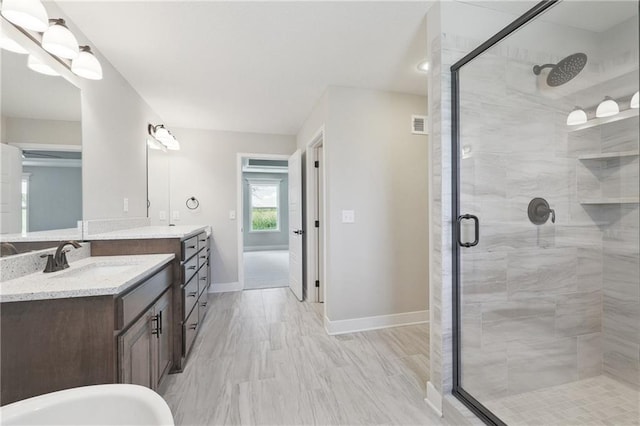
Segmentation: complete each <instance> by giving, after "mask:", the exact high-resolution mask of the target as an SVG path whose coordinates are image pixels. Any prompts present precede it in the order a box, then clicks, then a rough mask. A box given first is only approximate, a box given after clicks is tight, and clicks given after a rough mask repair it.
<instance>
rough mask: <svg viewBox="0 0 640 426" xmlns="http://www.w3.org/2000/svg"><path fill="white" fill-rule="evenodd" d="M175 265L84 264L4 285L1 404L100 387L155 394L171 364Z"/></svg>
mask: <svg viewBox="0 0 640 426" xmlns="http://www.w3.org/2000/svg"><path fill="white" fill-rule="evenodd" d="M173 258H174V256H173V255H172V254H157V255H152V256H114V257H87V258H85V259H82V260H79V261H76V262H73V263H72V266H71V267H70V268H68V269H64V270H62V271H59V272H54V273H50V274H43V273H42V272H36V273H32V274H29V275H25V276H23V277H20V278H16V279H13V280H9V281H5V282H3V283H2V286H1V288H0V303H1V307H0V308H1V309H0V316H1V318H0V327H1V329H0V333H1V334H0V336H1V342H0V345H1V346H0V357H1V359H0V363H1V364H0V368H1V377H2V379H1V380H0V404H2V405H5V404H8V403H11V402H14V401H18V400H21V399H25V398H29V397H32V396H35V395H41V394H44V393H48V392H53V391H57V390H61V389H68V388H72V387H77V386H85V385H91V384H101V383H135V384H140V385H144V386H147V387H149V388H151V389H157V388H158V386H159V385H160V383H161V382H162V380H163V378H164V377H165V376H166V374H167V372H168V369H169V367H170V366H171V364H172V355H173V353H172V351H171V342H172V329H171V324H172V323H173V321H172V312H171V309H172V296H173V293H172V291H171V288H172V283H173V271H172V268H171V262H172V261H173ZM149 324H151V326H150V327H149Z"/></svg>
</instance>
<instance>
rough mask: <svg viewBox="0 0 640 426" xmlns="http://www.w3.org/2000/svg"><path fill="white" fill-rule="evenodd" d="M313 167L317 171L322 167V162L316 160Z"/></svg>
mask: <svg viewBox="0 0 640 426" xmlns="http://www.w3.org/2000/svg"><path fill="white" fill-rule="evenodd" d="M313 166H314V167H315V168H316V169H317V168H318V167H320V162H319V161H318V160H316V161H315V162H314V163H313Z"/></svg>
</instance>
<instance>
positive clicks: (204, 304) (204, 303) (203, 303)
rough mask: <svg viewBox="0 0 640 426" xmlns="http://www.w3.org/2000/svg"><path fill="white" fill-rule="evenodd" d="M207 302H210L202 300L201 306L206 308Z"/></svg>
mask: <svg viewBox="0 0 640 426" xmlns="http://www.w3.org/2000/svg"><path fill="white" fill-rule="evenodd" d="M207 303H209V302H202V303H201V304H200V306H202V307H203V308H206V307H207Z"/></svg>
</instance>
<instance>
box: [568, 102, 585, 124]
mask: <svg viewBox="0 0 640 426" xmlns="http://www.w3.org/2000/svg"><path fill="white" fill-rule="evenodd" d="M586 122H587V113H586V112H584V110H583V109H582V108H580V107H578V106H577V107H575V108H574V109H573V111H571V112H570V113H569V116H568V117H567V126H576V125H578V124H584V123H586Z"/></svg>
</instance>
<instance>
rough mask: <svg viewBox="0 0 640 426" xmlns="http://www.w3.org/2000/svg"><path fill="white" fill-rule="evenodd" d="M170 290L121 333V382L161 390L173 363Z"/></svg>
mask: <svg viewBox="0 0 640 426" xmlns="http://www.w3.org/2000/svg"><path fill="white" fill-rule="evenodd" d="M171 296H172V293H171V290H170V289H166V291H165V292H164V294H163V295H162V296H161V297H160V299H158V300H157V301H156V302H155V303H154V304H153V305H152V306H151V307H150V308H149V309H147V310H146V311H145V312H144V313H143V314H142V315H141V316H140V317H139V318H138V319H137V320H136V321H135V322H134V323H133V324H132V325H130V326H129V328H128V329H127V330H126V331H124V332H122V333H121V334H120V335H119V336H118V381H119V382H120V383H131V384H135V385H141V386H146V387H148V388H151V389H154V390H155V389H158V387H159V386H160V383H161V382H162V379H163V378H164V376H165V375H166V374H167V373H168V371H169V369H170V368H171V365H172V359H173V351H172V347H171V342H172V333H171V331H172V330H171V327H172V321H171V319H172V317H171V301H172V300H171V299H172V297H171Z"/></svg>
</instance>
